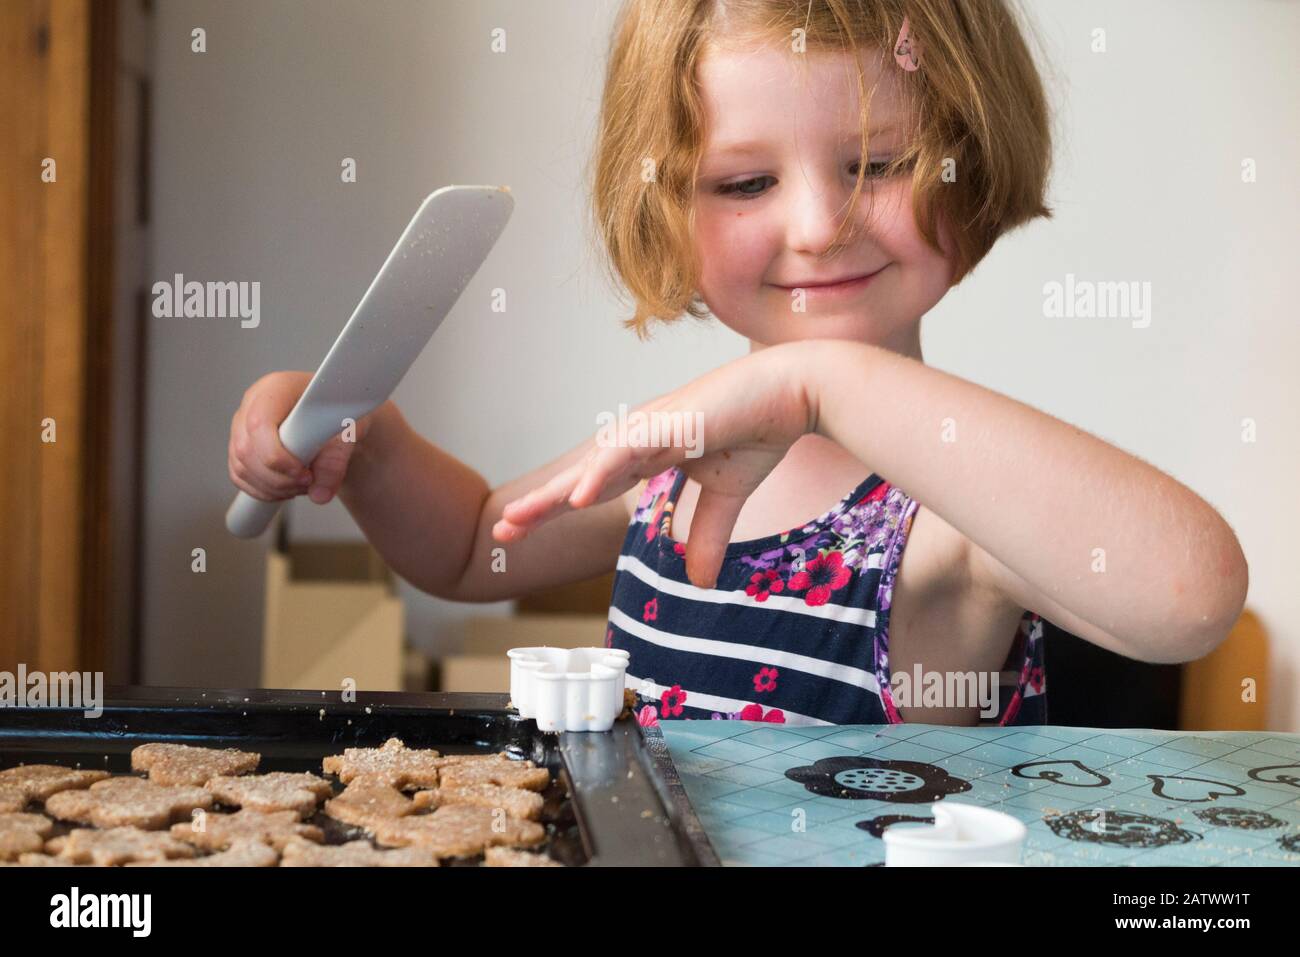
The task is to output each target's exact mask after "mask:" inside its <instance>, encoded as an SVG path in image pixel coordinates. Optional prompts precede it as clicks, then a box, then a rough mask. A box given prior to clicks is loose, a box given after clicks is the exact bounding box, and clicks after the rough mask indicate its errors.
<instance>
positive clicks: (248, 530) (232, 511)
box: [226, 492, 284, 538]
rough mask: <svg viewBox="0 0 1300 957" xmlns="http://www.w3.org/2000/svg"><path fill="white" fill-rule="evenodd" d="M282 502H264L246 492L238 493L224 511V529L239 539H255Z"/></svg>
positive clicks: (278, 509) (264, 529)
mask: <svg viewBox="0 0 1300 957" xmlns="http://www.w3.org/2000/svg"><path fill="white" fill-rule="evenodd" d="M282 504H284V503H283V502H264V501H262V500H261V499H260V498H253V496H251V495H249V494H248V493H247V492H240V493H239V494H238V495H236V496H235V500H234V501H233V502H231V503H230V508H228V509H226V528H228V529H229V530H230V534H231V535H235V536H237V537H239V538H256V537H257V536H258V535H261V534H262V533H263V532H264V531H266V528H267V526H268V525H270V524H271V519H273V518H275V513H276V512H278V511H280V506H281V505H282Z"/></svg>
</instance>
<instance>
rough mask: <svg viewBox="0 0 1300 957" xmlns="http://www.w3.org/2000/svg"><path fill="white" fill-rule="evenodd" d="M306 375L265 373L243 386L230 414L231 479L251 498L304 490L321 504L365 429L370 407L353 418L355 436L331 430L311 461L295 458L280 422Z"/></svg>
mask: <svg viewBox="0 0 1300 957" xmlns="http://www.w3.org/2000/svg"><path fill="white" fill-rule="evenodd" d="M310 381H311V373H310V372H271V373H268V374H267V375H264V376H262V378H260V379H258V380H257V381H256V382H254V383H253V384H252V385H251V386H249V387H248V391H247V392H245V393H244V398H243V400H242V401H241V402H240V403H239V408H238V409H237V410H236V411H235V414H234V416H233V417H232V418H231V420H230V444H229V446H228V448H227V451H226V457H227V467H228V469H229V472H230V481H232V482H233V483H234V484H235V486H236V487H238V488H239V489H240V490H242V491H244V492H247V493H248V494H249V495H251V496H253V498H256V499H261V500H262V501H266V502H273V501H277V500H280V499H287V498H293V497H295V496H297V495H303V494H306V495H308V497H309V498H310V499H311V500H312V501H313V502H315V503H316V504H318V505H324V504H325V503H326V502H328V501H329V500H330V499H332V498H333V497H334V496H335V495H337V494H338V491H339V487H340V486H342V484H343V479H344V476H345V475H346V474H347V470H348V463H349V461H350V460H351V458H352V453H353V452H355V451H356V447H357V445H359V444H360V442H361V440H362V439H364V438H365V437H366V433H367V432H368V431H369V429H370V422H371V418H372V417H373V416H374V414H375V413H373V412H372V413H370V415H363V416H362V417H361V418H360V419H358V420H357V427H356V436H355V439H356V441H355V442H344V441H343V438H342V436H341V435H336V436H334V438H332V439H330V440H329V442H327V443H326V444H325V446H324V448H322V449H321V450H320V451H319V452H317V453H316V457H315V458H314V459H313V460H312V461H311V462H310V464H307V463H303V462H300V461H298V459H297V458H296V457H295V456H294V455H293V453H291V452H290V451H289V450H288V449H286V448H285V447H284V445H283V444H282V443H281V442H280V423H281V422H283V421H284V420H285V418H287V417H288V415H289V413H290V412H291V411H292V410H293V407H294V406H295V405H296V404H297V402H298V399H299V398H300V397H301V396H302V394H303V393H304V392H305V391H306V390H307V383H309V382H310Z"/></svg>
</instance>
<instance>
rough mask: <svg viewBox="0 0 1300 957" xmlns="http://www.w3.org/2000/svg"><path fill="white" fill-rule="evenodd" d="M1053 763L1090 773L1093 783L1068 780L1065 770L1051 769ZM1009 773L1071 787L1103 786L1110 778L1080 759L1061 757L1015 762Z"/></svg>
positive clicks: (1106, 784)
mask: <svg viewBox="0 0 1300 957" xmlns="http://www.w3.org/2000/svg"><path fill="white" fill-rule="evenodd" d="M1053 765H1063V766H1069V767H1073V768H1074V769H1075V770H1078V771H1082V772H1083V773H1084V774H1088V775H1091V776H1092V777H1093V778H1094V779H1095V780H1094V782H1093V783H1084V782H1079V781H1070V780H1067V779H1066V775H1067V774H1068V772H1067V771H1058V770H1053ZM1025 768H1044V769H1046V770H1043V771H1042V772H1040V773H1038V774H1025V773H1023V772H1024V770H1025ZM1011 773H1012V774H1014V775H1015V776H1016V777H1018V778H1024V779H1025V780H1027V781H1051V782H1052V783H1053V784H1062V785H1064V786H1066V787H1071V788H1104V787H1108V786H1109V785H1110V783H1111V781H1110V778H1108V777H1106V775H1104V774H1102V773H1101V772H1100V771H1094V770H1093V769H1092V768H1090V767H1088V766H1087V765H1086V764H1084V763H1083V762H1082V761H1075V760H1072V759H1071V760H1065V759H1061V758H1057V759H1052V760H1046V761H1026V762H1025V763H1024V764H1017V765H1016V766H1015V767H1013V768H1012V769H1011Z"/></svg>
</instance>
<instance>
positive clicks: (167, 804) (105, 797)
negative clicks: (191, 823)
mask: <svg viewBox="0 0 1300 957" xmlns="http://www.w3.org/2000/svg"><path fill="white" fill-rule="evenodd" d="M211 807H212V795H211V794H209V793H208V792H207V791H205V790H203V788H196V787H170V786H167V785H162V784H154V783H153V782H152V781H146V780H145V779H144V778H129V777H119V778H109V779H108V780H107V781H97V782H96V783H94V784H92V785H91V786H90V787H89V788H87V789H86V790H84V791H60V792H59V793H58V794H54V795H51V796H50V798H49V800H47V801H46V802H45V813H47V814H49V815H50V816H51V817H56V818H58V819H59V820H61V821H75V822H77V823H78V824H93V825H94V826H95V827H101V828H112V827H126V826H132V825H133V826H136V827H141V828H144V829H145V830H150V831H156V830H160V829H161V828H164V827H166V826H167V825H168V824H170V823H171V822H172V821H174V820H176V819H178V818H182V817H188V816H189V815H190V814H191V813H192V812H193V811H194V809H195V808H201V809H203V810H205V811H206V810H209V809H210V808H211Z"/></svg>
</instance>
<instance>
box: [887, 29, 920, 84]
mask: <svg viewBox="0 0 1300 957" xmlns="http://www.w3.org/2000/svg"><path fill="white" fill-rule="evenodd" d="M894 60H895V61H896V62H897V63H898V65H899V66H901V67H902V68H903V69H904V70H906V71H907V72H908V73H914V72H916V71H917V70H918V69H919V68H920V66H921V45H920V44H919V43H917V42H916V41H915V40H913V39H912V25H911V24H910V23H909V22H908V20H907V17H903V26H902V28H901V29H900V30H899V31H898V39H897V40H895V41H894Z"/></svg>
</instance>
